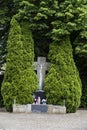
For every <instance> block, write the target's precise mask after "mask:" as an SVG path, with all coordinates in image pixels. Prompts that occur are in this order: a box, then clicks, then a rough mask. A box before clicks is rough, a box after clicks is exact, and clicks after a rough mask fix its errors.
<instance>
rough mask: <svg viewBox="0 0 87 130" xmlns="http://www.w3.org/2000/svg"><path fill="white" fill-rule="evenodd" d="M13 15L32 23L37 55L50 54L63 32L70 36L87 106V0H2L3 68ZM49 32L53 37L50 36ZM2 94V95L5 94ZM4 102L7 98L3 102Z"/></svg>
mask: <svg viewBox="0 0 87 130" xmlns="http://www.w3.org/2000/svg"><path fill="white" fill-rule="evenodd" d="M29 2H30V3H29ZM58 2H59V5H60V6H59V7H58V6H57V5H58ZM66 7H67V9H66ZM36 14H37V15H36ZM54 14H55V15H54ZM13 16H16V18H17V19H18V21H19V22H20V21H21V19H22V20H23V19H24V20H26V21H27V22H28V23H29V25H30V28H31V30H32V32H33V34H34V40H35V45H34V48H35V49H34V50H35V59H36V58H37V56H46V57H47V54H48V51H49V43H50V42H52V40H54V41H55V42H59V41H60V39H62V37H63V36H65V35H69V36H70V42H71V44H72V47H73V57H74V61H75V64H76V66H77V68H78V70H79V73H80V78H81V81H82V98H81V107H87V2H86V0H73V2H72V0H69V1H68V0H62V1H60V0H54V1H50V2H46V1H45V0H43V1H42V2H41V1H40V2H37V0H33V1H32V0H25V1H24V0H8V1H7V0H4V1H3V0H1V1H0V69H2V66H3V65H4V63H5V62H6V55H7V44H8V34H9V29H10V22H11V19H12V17H13ZM58 19H59V20H58ZM61 21H62V22H61ZM44 23H45V24H44ZM57 25H58V26H57ZM58 28H59V29H58ZM37 30H39V31H40V33H39V31H38V33H37ZM49 36H50V37H51V38H49ZM56 37H57V38H56ZM44 39H45V40H44ZM67 53H68V52H67ZM2 81H3V76H0V85H1V83H2ZM0 98H1V99H2V96H1V97H0ZM2 104H3V101H2V102H1V106H2Z"/></svg>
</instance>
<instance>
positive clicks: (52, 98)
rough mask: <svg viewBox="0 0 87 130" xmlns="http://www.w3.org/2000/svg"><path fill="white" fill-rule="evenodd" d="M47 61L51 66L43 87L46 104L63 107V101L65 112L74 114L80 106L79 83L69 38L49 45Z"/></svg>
mask: <svg viewBox="0 0 87 130" xmlns="http://www.w3.org/2000/svg"><path fill="white" fill-rule="evenodd" d="M49 59H50V62H51V66H50V70H49V72H48V74H47V77H46V79H45V87H44V89H45V92H46V97H47V102H48V103H49V104H55V105H59V104H60V105H63V104H64V100H65V105H66V108H67V112H68V113H70V112H75V111H76V110H77V108H78V107H79V105H80V98H81V81H80V78H79V73H78V71H77V68H76V66H75V63H74V60H73V54H72V47H71V44H70V41H69V38H64V39H63V40H62V41H61V42H60V43H59V44H56V43H53V44H50V50H49Z"/></svg>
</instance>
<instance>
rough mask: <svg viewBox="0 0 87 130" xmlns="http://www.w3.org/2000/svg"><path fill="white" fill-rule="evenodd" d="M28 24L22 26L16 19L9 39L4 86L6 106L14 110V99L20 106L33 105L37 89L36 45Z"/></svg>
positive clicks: (23, 23) (12, 22) (13, 20)
mask: <svg viewBox="0 0 87 130" xmlns="http://www.w3.org/2000/svg"><path fill="white" fill-rule="evenodd" d="M28 24H29V23H27V22H22V23H21V25H19V23H18V22H17V20H16V19H15V17H13V18H12V20H11V29H10V33H9V38H8V54H7V60H6V61H7V63H6V64H7V67H6V71H5V76H4V81H3V84H2V95H3V100H4V104H5V106H6V108H7V110H8V111H11V110H12V105H13V102H14V99H16V103H18V104H27V103H32V100H33V97H32V94H33V92H34V91H35V90H36V89H37V76H36V74H35V73H34V70H33V67H32V64H33V61H34V43H33V39H32V34H31V32H30V31H29V27H28Z"/></svg>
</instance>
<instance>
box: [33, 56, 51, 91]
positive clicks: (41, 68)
mask: <svg viewBox="0 0 87 130" xmlns="http://www.w3.org/2000/svg"><path fill="white" fill-rule="evenodd" d="M49 67H50V63H49V62H46V57H38V59H37V62H34V70H37V76H38V80H39V89H40V90H42V89H43V85H44V78H45V74H46V71H48V70H49Z"/></svg>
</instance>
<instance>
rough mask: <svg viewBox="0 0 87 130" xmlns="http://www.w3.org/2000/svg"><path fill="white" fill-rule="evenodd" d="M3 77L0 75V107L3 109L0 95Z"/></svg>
mask: <svg viewBox="0 0 87 130" xmlns="http://www.w3.org/2000/svg"><path fill="white" fill-rule="evenodd" d="M2 80H3V76H1V75H0V107H3V104H4V103H3V98H2V95H1V84H2Z"/></svg>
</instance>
